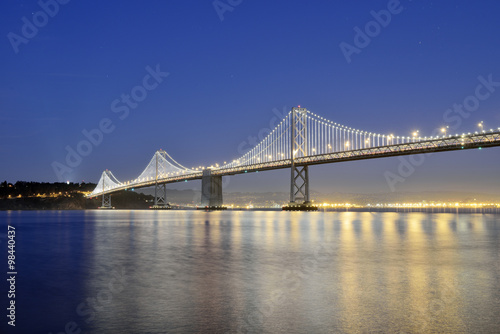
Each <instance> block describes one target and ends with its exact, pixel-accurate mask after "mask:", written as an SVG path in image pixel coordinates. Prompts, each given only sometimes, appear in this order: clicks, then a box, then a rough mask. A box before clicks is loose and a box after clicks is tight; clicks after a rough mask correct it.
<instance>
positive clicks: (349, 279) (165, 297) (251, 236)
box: [87, 211, 499, 333]
mask: <svg viewBox="0 0 500 334" xmlns="http://www.w3.org/2000/svg"><path fill="white" fill-rule="evenodd" d="M94 215H95V219H94V220H95V221H96V224H97V226H96V227H95V228H96V230H99V233H95V234H94V236H93V242H92V244H91V245H89V246H91V247H92V248H93V250H92V252H93V260H92V261H93V262H92V270H95V271H97V272H100V275H101V276H102V275H103V271H102V270H100V269H99V268H101V267H102V266H103V265H104V264H109V263H115V262H117V259H119V261H118V262H121V263H124V266H125V267H126V268H128V270H129V272H130V280H131V282H132V283H131V285H130V286H129V288H128V289H127V295H126V296H123V297H121V296H120V297H117V298H116V299H115V300H114V302H116V305H115V306H116V308H117V312H118V313H117V314H118V315H119V316H126V315H127V314H129V309H128V308H123V307H122V306H121V305H120V302H125V300H127V298H134V300H135V302H136V303H137V305H140V308H139V309H136V310H135V311H134V312H136V314H137V316H138V317H146V318H147V317H151V316H152V315H154V316H158V317H161V316H164V315H166V314H177V316H179V315H182V316H183V317H184V318H181V319H180V320H168V321H167V320H165V321H166V322H165V323H168V324H170V325H172V326H174V325H176V324H180V323H182V322H183V321H184V322H186V321H188V322H189V321H191V322H193V324H192V326H191V327H189V328H192V329H194V330H195V331H200V332H202V331H207V328H208V329H212V330H216V329H220V328H223V327H224V328H230V329H232V331H236V330H237V329H238V326H247V327H250V328H253V329H254V330H255V331H256V332H260V331H264V332H269V333H271V332H276V331H286V330H288V331H289V330H290V329H291V328H298V329H299V332H301V330H300V329H303V330H306V331H307V330H308V329H311V328H316V329H318V331H319V332H327V331H329V332H334V330H337V331H338V332H346V333H350V332H352V333H357V332H370V331H374V332H377V331H378V332H384V331H385V330H386V329H390V330H388V331H389V332H399V331H401V332H412V333H416V332H432V331H437V332H439V331H441V332H465V331H467V330H470V328H471V326H473V325H476V326H477V320H476V319H474V318H471V317H470V316H468V314H476V313H477V310H475V309H474V308H475V307H476V308H477V305H476V303H477V302H478V301H479V300H478V299H477V294H478V293H479V292H477V291H475V290H470V289H469V288H468V287H470V288H471V289H473V288H475V287H476V288H477V287H478V286H481V285H483V288H484V285H486V286H487V287H486V291H494V290H495V289H497V290H498V288H499V286H498V272H495V271H493V272H492V271H491V270H489V269H490V268H484V267H480V266H479V265H478V266H476V264H475V257H477V256H479V257H480V258H482V259H490V260H491V258H492V257H495V256H496V257H498V254H494V252H493V254H492V250H491V248H487V247H483V246H484V244H481V242H484V240H488V233H489V231H490V230H491V228H492V227H491V224H492V223H491V220H489V222H487V221H485V217H484V216H481V215H456V214H425V213H409V214H400V213H361V212H339V213H332V212H313V213H306V212H290V213H285V212H276V211H267V212H208V213H207V212H154V213H151V212H145V213H138V212H121V213H120V214H117V213H114V214H113V213H108V212H96V213H94ZM493 222H495V219H493ZM488 224H489V225H488ZM492 242H495V240H493V241H492ZM496 242H497V244H496V245H498V240H496ZM473 246H476V247H477V249H474V248H471V247H473ZM496 247H498V246H496ZM496 251H497V252H498V248H497V249H496ZM479 261H481V260H479ZM483 261H486V260H483ZM485 265H487V263H486V264H485ZM98 276H99V275H96V276H95V277H94V278H93V279H91V280H90V281H89V282H88V287H87V288H88V289H89V291H95V290H96V289H99V287H102V284H103V282H102V279H99V278H98ZM104 276H105V275H104ZM495 279H496V281H495ZM277 296H279V298H278V297H277ZM480 296H481V298H482V299H481V300H482V301H485V302H486V303H489V304H488V305H491V303H494V299H491V297H489V296H486V297H484V296H485V292H484V291H483V292H481V294H480ZM152 300H153V301H154V302H152ZM487 311H488V310H486V311H485V310H484V309H483V311H482V312H487ZM489 311H490V312H493V311H491V310H489ZM190 319H191V320H190ZM101 320H102V319H101ZM102 321H104V320H102ZM106 321H112V320H110V319H107V320H106ZM103 326H104V323H103ZM217 326H221V327H217ZM301 326H302V327H301ZM317 326H318V327H317ZM486 328H490V327H486Z"/></svg>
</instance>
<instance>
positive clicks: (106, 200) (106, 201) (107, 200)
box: [101, 194, 113, 209]
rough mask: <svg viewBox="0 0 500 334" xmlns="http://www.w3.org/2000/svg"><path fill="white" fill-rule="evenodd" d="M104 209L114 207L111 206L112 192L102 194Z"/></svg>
mask: <svg viewBox="0 0 500 334" xmlns="http://www.w3.org/2000/svg"><path fill="white" fill-rule="evenodd" d="M101 208H102V209H112V208H113V207H112V206H111V194H104V195H102V205H101Z"/></svg>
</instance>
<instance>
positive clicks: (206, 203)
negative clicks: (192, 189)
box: [201, 169, 226, 210]
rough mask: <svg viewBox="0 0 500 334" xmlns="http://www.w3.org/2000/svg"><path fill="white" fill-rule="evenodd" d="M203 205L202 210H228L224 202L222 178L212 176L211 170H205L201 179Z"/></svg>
mask: <svg viewBox="0 0 500 334" xmlns="http://www.w3.org/2000/svg"><path fill="white" fill-rule="evenodd" d="M201 205H202V208H201V209H209V210H225V209H226V207H224V206H223V202H222V176H221V175H212V170H211V169H205V170H203V175H202V177H201Z"/></svg>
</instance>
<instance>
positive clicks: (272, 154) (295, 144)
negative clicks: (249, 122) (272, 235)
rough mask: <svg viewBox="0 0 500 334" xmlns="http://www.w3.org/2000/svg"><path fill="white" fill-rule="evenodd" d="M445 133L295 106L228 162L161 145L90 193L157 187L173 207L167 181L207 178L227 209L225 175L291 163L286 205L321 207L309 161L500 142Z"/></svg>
mask: <svg viewBox="0 0 500 334" xmlns="http://www.w3.org/2000/svg"><path fill="white" fill-rule="evenodd" d="M442 131H443V134H442V135H440V136H431V137H421V136H419V134H418V132H415V133H413V135H412V136H395V135H394V134H380V133H374V132H368V131H363V130H360V129H354V128H351V127H348V126H345V125H341V124H338V123H335V122H332V121H330V120H328V119H325V118H323V117H321V116H319V115H317V114H315V113H313V112H311V111H309V110H307V109H306V108H301V107H300V106H299V107H294V108H292V110H291V111H290V112H289V113H288V114H287V115H286V116H285V117H284V118H283V120H281V122H280V123H279V124H278V125H277V126H276V127H275V128H274V129H273V130H272V131H271V132H270V133H269V134H268V135H267V137H265V138H264V139H263V140H262V141H261V142H260V143H258V144H257V145H256V146H255V147H254V148H253V149H251V150H249V151H248V152H247V153H245V154H243V156H241V157H239V158H238V159H234V160H233V161H231V162H229V163H225V164H223V165H220V166H219V165H218V164H216V165H215V166H210V167H198V168H187V167H184V166H183V165H181V164H180V163H178V162H177V161H175V160H174V159H173V158H172V157H171V156H170V155H169V154H168V153H167V152H165V151H163V150H160V151H157V152H156V153H155V154H154V156H153V157H152V159H151V161H150V162H149V164H148V165H147V166H146V168H145V169H144V170H143V172H142V173H141V174H140V175H139V176H138V177H137V178H135V179H133V180H128V181H119V180H118V179H117V178H116V177H115V176H114V175H113V173H112V172H111V171H109V170H105V171H104V172H103V173H102V174H101V178H100V180H99V182H98V184H97V186H96V188H95V189H94V190H93V191H92V193H90V194H89V195H87V197H89V198H92V197H98V196H102V206H101V208H112V206H111V194H112V193H115V192H118V191H122V190H129V189H138V188H144V187H155V200H154V205H153V206H152V208H155V209H165V208H169V204H168V201H167V197H166V185H167V184H169V183H174V182H187V181H191V180H200V179H201V180H202V182H201V183H202V185H201V188H202V189H201V205H202V207H203V208H208V209H223V208H224V206H223V196H222V177H223V176H227V175H235V174H243V173H252V172H260V171H266V170H274V169H283V168H290V170H291V175H290V203H289V204H288V205H287V206H285V207H283V209H284V210H315V209H316V207H314V205H312V204H311V201H310V197H309V168H308V167H309V166H310V165H317V164H325V163H337V162H342V161H351V160H362V159H375V158H383V157H393V156H400V155H410V154H422V153H432V152H445V151H455V150H466V149H475V148H488V147H494V146H500V128H498V129H496V130H494V129H490V130H488V131H487V130H484V129H482V127H481V131H479V132H474V133H463V134H448V133H446V129H442Z"/></svg>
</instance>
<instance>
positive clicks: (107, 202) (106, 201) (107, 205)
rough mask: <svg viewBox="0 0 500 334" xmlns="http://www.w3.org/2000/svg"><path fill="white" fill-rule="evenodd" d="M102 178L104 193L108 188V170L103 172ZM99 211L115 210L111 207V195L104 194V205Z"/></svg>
mask: <svg viewBox="0 0 500 334" xmlns="http://www.w3.org/2000/svg"><path fill="white" fill-rule="evenodd" d="M101 178H102V191H103V192H104V190H105V189H104V188H105V186H106V178H109V176H108V171H107V170H105V171H104V172H102V175H101ZM99 209H114V208H113V207H112V206H111V194H103V195H102V204H101V206H100V207H99Z"/></svg>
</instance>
